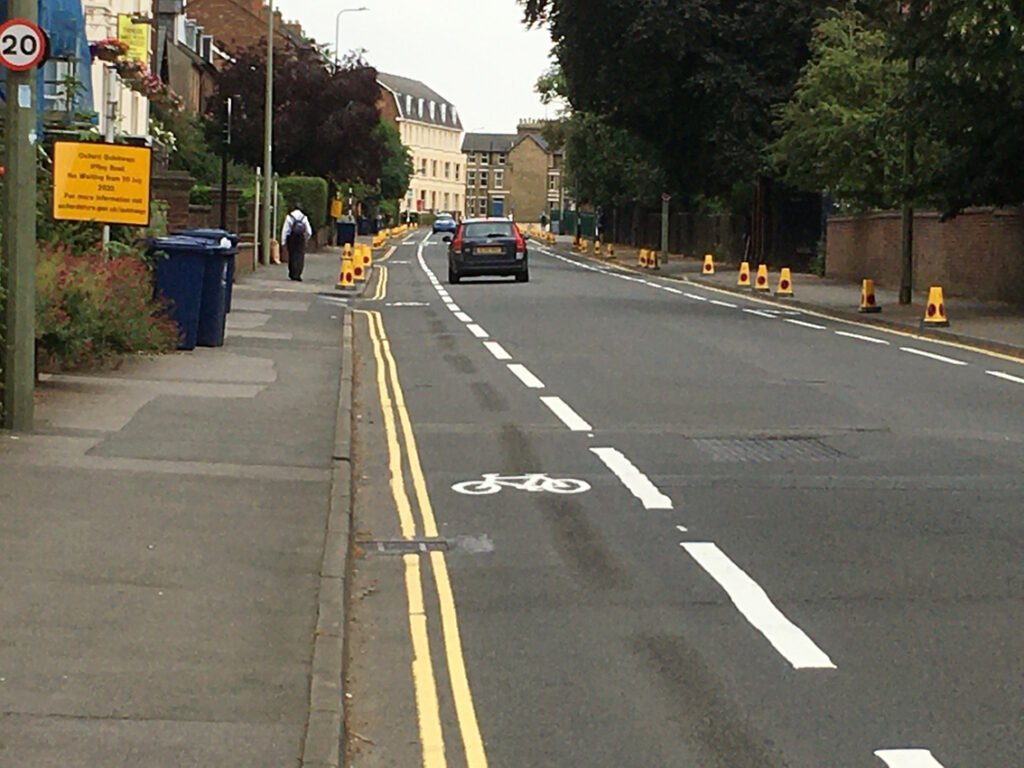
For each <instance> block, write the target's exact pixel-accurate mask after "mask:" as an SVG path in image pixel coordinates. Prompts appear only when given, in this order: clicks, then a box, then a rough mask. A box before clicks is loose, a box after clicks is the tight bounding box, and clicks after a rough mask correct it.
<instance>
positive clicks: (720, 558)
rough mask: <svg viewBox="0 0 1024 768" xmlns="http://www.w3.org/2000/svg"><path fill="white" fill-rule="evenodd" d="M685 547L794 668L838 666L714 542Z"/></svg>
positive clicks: (694, 543) (829, 667)
mask: <svg viewBox="0 0 1024 768" xmlns="http://www.w3.org/2000/svg"><path fill="white" fill-rule="evenodd" d="M679 546H681V547H682V548H683V549H685V550H686V551H687V552H688V553H689V554H690V556H691V557H692V558H693V559H694V560H696V561H697V563H698V565H700V566H701V567H702V568H703V569H704V570H705V571H707V572H708V573H709V574H710V575H711V578H713V579H714V580H715V581H717V582H718V583H719V584H720V585H721V586H722V588H723V589H724V590H725V591H726V593H727V594H728V595H729V599H730V600H732V602H733V604H734V605H735V606H736V608H737V609H738V610H739V612H740V613H742V614H743V616H744V617H745V618H746V620H747V621H749V622H750V623H751V624H752V625H753V626H754V628H755V629H756V630H757V631H758V632H760V633H761V634H762V635H764V636H765V638H767V640H768V642H769V643H771V644H772V645H773V646H774V647H775V650H777V651H778V652H779V653H780V654H782V656H783V658H785V659H786V661H788V662H789V663H790V664H791V665H792V666H793V668H794V669H835V667H836V665H835V664H833V663H832V660H831V659H830V658H829V657H828V656H827V655H826V654H825V652H824V651H822V650H821V649H820V648H819V647H818V646H817V645H815V644H814V641H813V640H811V638H809V637H808V636H807V635H806V634H804V631H803V630H802V629H800V628H799V627H798V626H796V625H795V624H794V623H793V622H791V621H790V620H789V619H787V618H786V617H785V616H784V615H783V613H782V612H781V611H780V610H779V609H778V608H776V607H775V604H774V603H772V601H771V599H770V598H769V597H768V595H767V594H766V593H765V591H764V590H763V589H762V588H761V587H760V585H759V584H758V583H757V582H756V581H754V580H753V579H752V578H750V577H749V576H748V575H747V574H746V573H745V572H744V571H743V569H742V568H740V567H739V566H738V565H736V563H734V562H733V561H732V560H730V559H729V557H728V556H727V555H726V554H725V553H724V552H723V551H722V550H720V549H719V548H718V545H716V544H713V543H711V542H693V543H686V542H683V543H681V544H680V545H679Z"/></svg>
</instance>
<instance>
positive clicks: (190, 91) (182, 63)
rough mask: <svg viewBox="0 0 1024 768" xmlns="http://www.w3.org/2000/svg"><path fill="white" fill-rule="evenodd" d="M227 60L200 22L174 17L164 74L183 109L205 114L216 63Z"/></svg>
mask: <svg viewBox="0 0 1024 768" xmlns="http://www.w3.org/2000/svg"><path fill="white" fill-rule="evenodd" d="M227 60H228V56H227V55H226V54H225V53H224V52H222V51H221V50H220V49H219V48H218V47H217V45H216V44H215V42H214V38H213V35H209V34H207V33H206V30H205V29H204V28H203V26H202V25H201V24H199V22H197V21H196V20H195V19H191V18H189V17H188V16H185V15H184V14H183V15H180V16H178V17H176V18H175V20H174V24H173V26H172V27H171V35H170V39H169V40H168V41H167V45H166V46H165V47H164V59H163V61H162V62H161V64H160V71H161V76H162V78H163V80H164V82H166V83H167V84H168V85H169V86H170V87H171V90H172V91H174V92H175V93H176V94H178V96H180V97H181V99H182V101H183V103H184V106H183V109H184V110H185V111H186V112H189V113H191V114H202V113H203V112H205V111H206V110H207V108H208V104H207V102H208V101H209V99H210V97H211V96H212V95H213V92H214V90H215V89H216V77H217V65H218V64H219V63H222V62H225V61H227Z"/></svg>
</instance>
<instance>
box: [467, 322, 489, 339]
mask: <svg viewBox="0 0 1024 768" xmlns="http://www.w3.org/2000/svg"><path fill="white" fill-rule="evenodd" d="M466 327H467V328H469V332H470V333H472V334H473V335H474V336H476V337H477V338H478V339H486V338H487V337H488V336H490V334H489V333H487V331H485V330H484V329H483V328H481V327H480V326H479V325H477V324H476V323H470V324H469V325H467V326H466Z"/></svg>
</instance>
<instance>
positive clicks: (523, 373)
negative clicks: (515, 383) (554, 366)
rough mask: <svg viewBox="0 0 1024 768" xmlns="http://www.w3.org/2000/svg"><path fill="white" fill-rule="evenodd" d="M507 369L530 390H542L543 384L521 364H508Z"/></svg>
mask: <svg viewBox="0 0 1024 768" xmlns="http://www.w3.org/2000/svg"><path fill="white" fill-rule="evenodd" d="M508 369H509V370H510V371H512V373H513V374H515V377H516V378H517V379H519V380H520V381H521V382H523V384H524V385H526V386H527V387H529V388H530V389H544V382H543V381H541V380H540V379H538V378H537V377H536V376H534V375H533V373H531V372H530V369H529V368H527V367H526V366H525V365H523V364H522V363H509V366H508Z"/></svg>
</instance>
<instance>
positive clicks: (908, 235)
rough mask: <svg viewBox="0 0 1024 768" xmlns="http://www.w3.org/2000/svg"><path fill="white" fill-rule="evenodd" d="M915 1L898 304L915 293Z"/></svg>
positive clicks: (911, 19)
mask: <svg viewBox="0 0 1024 768" xmlns="http://www.w3.org/2000/svg"><path fill="white" fill-rule="evenodd" d="M919 10H920V9H919V7H918V3H916V2H913V0H911V2H910V8H909V13H908V17H907V25H908V26H909V27H910V30H909V32H910V34H909V38H910V46H911V48H910V55H909V56H908V57H907V103H906V105H905V109H906V111H907V113H908V117H910V120H909V121H908V123H907V131H906V134H905V135H904V137H903V213H902V232H901V237H900V296H899V301H900V304H910V303H911V302H912V301H913V292H914V197H913V194H914V174H915V173H916V172H917V163H916V156H915V143H916V140H917V135H916V133H915V131H914V126H913V114H912V112H911V110H912V108H913V106H914V105H913V103H912V99H913V94H914V88H915V83H914V77H915V74H916V72H917V38H916V35H917V20H918V13H919Z"/></svg>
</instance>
